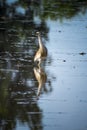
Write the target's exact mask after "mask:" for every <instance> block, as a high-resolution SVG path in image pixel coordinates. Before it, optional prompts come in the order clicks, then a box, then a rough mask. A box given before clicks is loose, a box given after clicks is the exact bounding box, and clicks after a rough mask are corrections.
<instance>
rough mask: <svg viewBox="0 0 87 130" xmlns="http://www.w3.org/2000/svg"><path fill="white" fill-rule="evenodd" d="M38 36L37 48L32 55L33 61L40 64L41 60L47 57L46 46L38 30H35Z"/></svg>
mask: <svg viewBox="0 0 87 130" xmlns="http://www.w3.org/2000/svg"><path fill="white" fill-rule="evenodd" d="M36 34H37V36H38V42H39V49H38V50H37V52H36V54H35V56H34V62H38V65H39V66H40V65H41V61H42V60H43V59H45V58H46V57H47V48H46V47H45V45H44V44H43V43H42V39H41V35H40V32H36Z"/></svg>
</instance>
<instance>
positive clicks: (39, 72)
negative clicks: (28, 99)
mask: <svg viewBox="0 0 87 130" xmlns="http://www.w3.org/2000/svg"><path fill="white" fill-rule="evenodd" d="M34 75H35V77H36V80H37V81H38V90H37V99H38V97H39V95H40V93H41V90H42V88H43V87H44V85H45V83H46V79H47V75H46V73H45V71H44V70H43V69H42V68H41V67H40V66H39V67H35V68H34Z"/></svg>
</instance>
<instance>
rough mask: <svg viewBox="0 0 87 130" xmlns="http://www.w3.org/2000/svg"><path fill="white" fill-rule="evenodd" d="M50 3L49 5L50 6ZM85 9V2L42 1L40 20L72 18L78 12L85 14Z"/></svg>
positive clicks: (86, 6) (86, 5) (76, 0)
mask: <svg viewBox="0 0 87 130" xmlns="http://www.w3.org/2000/svg"><path fill="white" fill-rule="evenodd" d="M50 3H51V4H50ZM86 8H87V0H86V1H85V2H84V1H83V0H75V1H73V0H66V1H62V0H60V1H56V0H54V1H53V0H48V1H47V0H43V12H42V14H41V18H43V19H47V18H51V19H53V20H56V19H60V20H61V19H63V18H72V17H73V16H75V15H76V14H77V13H79V12H82V13H83V12H85V11H86Z"/></svg>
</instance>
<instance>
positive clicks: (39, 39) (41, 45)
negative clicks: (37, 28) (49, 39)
mask: <svg viewBox="0 0 87 130" xmlns="http://www.w3.org/2000/svg"><path fill="white" fill-rule="evenodd" d="M38 42H39V47H40V48H43V44H42V39H41V37H40V36H38Z"/></svg>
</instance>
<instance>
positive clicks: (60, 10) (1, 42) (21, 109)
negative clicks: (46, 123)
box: [0, 0, 87, 130]
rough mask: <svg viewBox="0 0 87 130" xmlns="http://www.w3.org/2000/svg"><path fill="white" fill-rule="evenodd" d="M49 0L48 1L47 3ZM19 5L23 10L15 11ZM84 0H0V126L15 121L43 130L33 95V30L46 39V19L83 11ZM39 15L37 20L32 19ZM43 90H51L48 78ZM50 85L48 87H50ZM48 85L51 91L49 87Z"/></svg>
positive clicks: (8, 128) (12, 126) (11, 125)
mask: <svg viewBox="0 0 87 130" xmlns="http://www.w3.org/2000/svg"><path fill="white" fill-rule="evenodd" d="M50 3H51V4H50ZM18 7H21V8H23V9H24V12H23V13H22V12H20V10H19V11H17V9H18ZM86 7H87V0H85V2H82V0H75V1H73V0H69V1H67V0H66V2H65V1H62V0H60V1H57V0H39V1H37V0H33V1H31V0H26V2H25V1H24V0H16V1H14V2H13V3H12V4H8V3H7V0H1V1H0V128H1V129H4V130H12V129H16V128H15V127H16V123H17V120H19V121H20V122H21V123H22V124H23V123H25V122H26V123H27V125H28V126H29V127H30V129H31V130H42V129H43V126H42V111H41V110H40V108H39V106H38V103H37V101H35V96H36V92H37V90H36V89H37V88H36V87H35V86H37V82H35V79H34V74H33V55H34V53H35V51H36V49H37V44H36V38H35V32H36V31H37V30H39V31H40V32H41V33H42V38H43V40H44V41H47V40H48V35H47V34H48V31H49V29H48V28H47V25H46V22H45V20H46V19H47V18H51V19H53V20H56V19H58V18H59V19H63V18H71V17H73V16H75V15H76V14H77V13H78V12H85V10H86ZM36 17H39V18H40V23H39V24H38V23H37V22H35V18H36ZM47 82H48V83H47V84H46V85H47V86H45V87H44V92H45V93H49V92H51V90H52V89H51V81H50V80H49V79H48V81H47ZM49 86H50V87H49ZM49 88H50V90H49Z"/></svg>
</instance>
